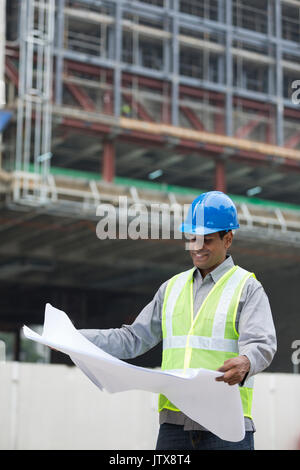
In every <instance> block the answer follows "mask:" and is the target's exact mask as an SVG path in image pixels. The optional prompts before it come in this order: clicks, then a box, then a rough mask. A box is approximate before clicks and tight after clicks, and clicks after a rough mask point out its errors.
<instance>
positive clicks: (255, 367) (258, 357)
mask: <svg viewBox="0 0 300 470" xmlns="http://www.w3.org/2000/svg"><path fill="white" fill-rule="evenodd" d="M238 333H239V340H238V345H239V354H240V355H245V356H247V357H248V359H249V361H250V370H249V372H248V374H247V377H246V378H247V379H249V378H250V377H251V376H253V375H255V374H257V373H259V372H262V371H263V370H264V369H266V368H267V367H268V366H269V365H270V364H271V362H272V360H273V357H274V355H275V353H276V350H277V340H276V332H275V327H274V323H273V318H272V312H271V307H270V303H269V299H268V297H267V294H266V293H265V291H264V288H263V286H262V285H261V283H260V282H259V281H257V280H252V281H251V282H250V284H249V285H248V288H247V293H246V297H245V300H244V302H243V305H242V309H241V312H240V316H239V322H238Z"/></svg>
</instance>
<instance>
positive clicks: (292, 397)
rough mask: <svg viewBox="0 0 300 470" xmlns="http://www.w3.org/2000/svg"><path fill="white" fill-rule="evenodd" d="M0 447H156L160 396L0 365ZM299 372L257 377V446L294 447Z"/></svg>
mask: <svg viewBox="0 0 300 470" xmlns="http://www.w3.org/2000/svg"><path fill="white" fill-rule="evenodd" d="M0 384H1V387H0V416H1V431H0V449H18V450H25V449H26V450H27V449H28V450H30V449H34V450H38V449H45V450H46V449H66V450H75V449H95V450H104V449H106V450H115V449H117V450H126V449H128V450H139V449H141V450H146V449H154V448H155V443H156V438H157V433H158V427H159V425H158V413H157V395H155V394H151V393H148V392H141V391H133V392H122V393H117V394H111V395H110V394H108V393H107V392H100V391H99V390H98V389H97V388H96V387H95V386H94V385H93V384H92V383H91V382H90V381H89V380H88V379H87V378H86V377H85V376H84V375H83V374H82V372H81V371H80V370H79V369H78V368H76V367H68V366H64V365H51V364H28V363H17V362H7V363H0ZM299 396H300V375H297V374H271V373H269V374H267V373H265V374H259V375H258V376H257V377H256V380H255V388H254V403H253V417H254V421H255V426H256V429H257V432H256V433H255V448H256V449H257V450H259V449H271V450H272V449H274V450H279V449H297V448H299V444H300V442H299V439H300V406H299Z"/></svg>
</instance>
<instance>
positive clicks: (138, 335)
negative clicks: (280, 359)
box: [80, 255, 277, 431]
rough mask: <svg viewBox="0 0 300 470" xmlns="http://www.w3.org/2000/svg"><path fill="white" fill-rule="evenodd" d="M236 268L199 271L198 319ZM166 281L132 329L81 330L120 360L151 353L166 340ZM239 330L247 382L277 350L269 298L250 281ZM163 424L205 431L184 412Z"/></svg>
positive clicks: (167, 414)
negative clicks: (220, 282)
mask: <svg viewBox="0 0 300 470" xmlns="http://www.w3.org/2000/svg"><path fill="white" fill-rule="evenodd" d="M233 266H234V263H233V260H232V257H231V256H229V255H227V257H226V259H225V261H223V263H221V264H220V265H219V266H217V267H216V268H215V269H214V270H213V271H211V272H210V273H209V274H207V275H206V276H205V277H204V279H203V278H202V275H201V272H200V270H199V269H195V270H194V279H193V294H194V316H195V315H196V314H197V312H198V311H199V309H200V307H201V305H202V303H203V301H204V299H205V298H206V296H207V295H208V293H209V292H210V290H211V289H212V287H213V286H214V285H215V283H216V282H217V281H218V280H219V279H220V278H221V277H222V276H223V275H224V274H225V273H226V272H227V271H228V270H229V269H231V268H232V267H233ZM168 282H169V279H168V280H167V281H165V282H164V283H163V284H162V285H161V286H160V288H159V289H158V291H157V292H156V294H155V296H154V297H153V299H152V300H151V302H149V303H148V304H147V305H146V306H145V307H144V308H143V310H142V311H141V312H140V314H139V315H138V316H137V318H136V319H135V321H134V322H133V323H132V325H122V327H121V328H110V329H105V330H103V329H102V330H80V331H81V333H82V334H83V335H84V336H85V337H86V338H87V339H89V340H90V341H91V342H92V343H94V344H96V345H97V346H98V347H100V348H102V349H103V350H104V351H106V352H108V353H109V354H111V355H113V356H115V357H118V358H119V359H132V358H134V357H137V356H140V355H141V354H143V353H145V352H146V351H149V349H151V348H153V347H154V346H156V345H157V344H158V343H159V342H160V341H161V340H162V328H161V319H162V306H163V301H164V295H165V290H166V286H167V284H168ZM236 330H237V332H238V333H239V339H238V348H239V354H240V355H245V356H247V357H248V359H249V361H250V370H249V372H248V375H247V378H250V377H252V376H254V375H255V374H257V373H259V372H262V371H263V370H264V369H265V368H266V367H268V366H269V365H270V363H271V361H272V359H273V357H274V354H275V352H276V348H277V342H276V333H275V328H274V324H273V319H272V313H271V308H270V304H269V300H268V297H267V295H266V293H265V291H264V289H263V287H262V285H261V283H260V282H259V281H258V280H256V279H255V278H253V277H250V278H249V279H248V280H247V281H246V283H245V285H244V288H243V291H242V294H241V298H240V302H239V306H238V310H237V315H236ZM159 422H160V424H162V423H166V422H168V423H173V424H180V425H183V426H184V429H185V430H203V429H204V428H203V427H202V426H200V425H199V424H198V423H196V422H195V421H192V420H191V419H190V418H188V417H187V416H185V415H184V414H183V413H181V412H176V411H172V410H167V409H163V410H162V411H161V412H160V419H159ZM245 426H246V430H247V431H248V430H255V427H254V423H253V422H252V420H251V419H249V418H245Z"/></svg>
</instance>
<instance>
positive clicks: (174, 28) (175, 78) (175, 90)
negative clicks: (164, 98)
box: [171, 0, 179, 126]
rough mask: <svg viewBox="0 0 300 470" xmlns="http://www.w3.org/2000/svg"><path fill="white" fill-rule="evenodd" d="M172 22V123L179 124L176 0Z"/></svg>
mask: <svg viewBox="0 0 300 470" xmlns="http://www.w3.org/2000/svg"><path fill="white" fill-rule="evenodd" d="M173 10H174V14H173V24H172V51H173V64H172V65H173V67H172V69H173V70H172V93H171V97H172V124H173V126H178V125H179V42H178V34H179V21H178V0H174V2H173Z"/></svg>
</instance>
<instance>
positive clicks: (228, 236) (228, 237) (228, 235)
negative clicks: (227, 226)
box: [224, 230, 233, 250]
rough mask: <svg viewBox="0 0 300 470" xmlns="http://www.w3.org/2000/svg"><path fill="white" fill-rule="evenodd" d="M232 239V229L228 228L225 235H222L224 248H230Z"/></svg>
mask: <svg viewBox="0 0 300 470" xmlns="http://www.w3.org/2000/svg"><path fill="white" fill-rule="evenodd" d="M232 240H233V233H232V230H230V231H229V232H228V233H226V235H224V246H225V248H226V250H228V248H230V246H231V243H232Z"/></svg>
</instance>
